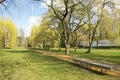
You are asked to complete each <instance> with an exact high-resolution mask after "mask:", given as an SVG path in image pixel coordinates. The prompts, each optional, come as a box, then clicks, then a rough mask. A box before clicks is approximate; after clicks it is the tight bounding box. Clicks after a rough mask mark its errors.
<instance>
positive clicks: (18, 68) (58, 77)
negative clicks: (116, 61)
mask: <svg viewBox="0 0 120 80" xmlns="http://www.w3.org/2000/svg"><path fill="white" fill-rule="evenodd" d="M0 80H119V78H118V77H112V76H109V75H104V74H100V73H97V72H94V71H93V72H92V71H88V70H85V69H82V68H80V67H77V66H75V65H73V64H71V63H69V62H65V61H62V60H59V59H57V58H54V57H50V56H45V55H42V54H40V53H37V52H35V51H32V50H28V49H0Z"/></svg>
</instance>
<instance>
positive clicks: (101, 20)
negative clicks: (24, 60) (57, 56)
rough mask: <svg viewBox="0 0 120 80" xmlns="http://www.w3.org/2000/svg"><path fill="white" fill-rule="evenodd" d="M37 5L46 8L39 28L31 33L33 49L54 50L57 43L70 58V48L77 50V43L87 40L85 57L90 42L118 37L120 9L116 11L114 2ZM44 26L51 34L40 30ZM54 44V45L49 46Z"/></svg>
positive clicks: (62, 0)
mask: <svg viewBox="0 0 120 80" xmlns="http://www.w3.org/2000/svg"><path fill="white" fill-rule="evenodd" d="M35 1H36V0H35ZM37 1H40V2H41V3H44V4H45V5H47V7H48V11H47V13H46V14H45V15H44V18H43V20H42V24H41V25H40V26H39V27H37V28H39V29H36V28H33V29H32V32H31V36H30V40H31V41H32V42H31V44H32V45H33V44H36V43H38V44H41V45H42V46H45V45H46V44H49V46H53V44H56V43H57V45H58V46H59V48H60V47H61V46H64V47H65V54H69V49H70V47H75V48H76V47H77V44H78V41H80V40H86V41H88V42H89V48H88V51H87V53H91V48H92V43H93V41H97V42H98V41H99V40H104V39H109V40H115V39H117V38H118V39H119V37H120V23H119V19H120V15H119V11H120V9H119V8H116V6H115V3H114V1H113V0H50V3H48V2H47V1H45V0H37ZM114 21H116V23H115V22H114ZM43 26H44V28H45V27H46V28H47V29H50V30H49V31H47V29H44V30H42V29H43ZM36 34H37V35H36ZM44 34H45V35H44ZM54 34H55V35H54ZM56 36H57V38H56ZM50 37H51V38H50ZM43 38H44V39H43ZM54 40H56V42H55V43H53V42H52V41H54Z"/></svg>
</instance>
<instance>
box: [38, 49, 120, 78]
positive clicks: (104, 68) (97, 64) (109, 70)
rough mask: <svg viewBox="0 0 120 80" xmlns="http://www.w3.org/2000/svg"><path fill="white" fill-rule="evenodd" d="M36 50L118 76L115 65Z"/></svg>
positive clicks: (119, 69)
mask: <svg viewBox="0 0 120 80" xmlns="http://www.w3.org/2000/svg"><path fill="white" fill-rule="evenodd" d="M36 51H37V52H39V53H42V54H43V55H47V56H52V57H56V58H59V59H62V60H65V61H68V62H71V63H74V64H77V65H79V66H82V67H85V68H88V69H91V70H95V71H99V72H102V73H105V74H109V75H113V76H120V66H117V65H110V64H104V63H100V62H97V61H95V60H89V59H84V58H74V57H72V56H69V55H61V54H56V53H54V52H48V51H43V50H42V51H41V50H36Z"/></svg>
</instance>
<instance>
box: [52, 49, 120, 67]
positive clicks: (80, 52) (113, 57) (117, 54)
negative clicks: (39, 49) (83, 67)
mask: <svg viewBox="0 0 120 80" xmlns="http://www.w3.org/2000/svg"><path fill="white" fill-rule="evenodd" d="M50 51H51V52H55V53H58V54H64V49H62V50H61V51H59V50H58V49H57V48H52V49H51V50H50ZM86 51H87V49H77V52H76V53H75V51H74V49H71V50H70V55H71V56H74V57H78V58H87V59H92V60H98V61H102V62H104V61H107V62H112V63H115V64H118V65H120V49H92V53H91V54H87V53H86Z"/></svg>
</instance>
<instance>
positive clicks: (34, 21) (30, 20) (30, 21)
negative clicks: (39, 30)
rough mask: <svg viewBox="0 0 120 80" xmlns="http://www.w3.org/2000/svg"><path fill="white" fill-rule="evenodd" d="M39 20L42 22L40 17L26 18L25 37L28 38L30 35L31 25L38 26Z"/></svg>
mask: <svg viewBox="0 0 120 80" xmlns="http://www.w3.org/2000/svg"><path fill="white" fill-rule="evenodd" d="M41 20H42V17H41V16H30V17H29V18H28V25H27V27H26V29H25V33H26V37H28V36H29V35H30V32H31V28H32V26H33V25H40V23H41Z"/></svg>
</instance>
